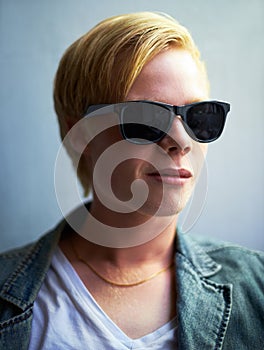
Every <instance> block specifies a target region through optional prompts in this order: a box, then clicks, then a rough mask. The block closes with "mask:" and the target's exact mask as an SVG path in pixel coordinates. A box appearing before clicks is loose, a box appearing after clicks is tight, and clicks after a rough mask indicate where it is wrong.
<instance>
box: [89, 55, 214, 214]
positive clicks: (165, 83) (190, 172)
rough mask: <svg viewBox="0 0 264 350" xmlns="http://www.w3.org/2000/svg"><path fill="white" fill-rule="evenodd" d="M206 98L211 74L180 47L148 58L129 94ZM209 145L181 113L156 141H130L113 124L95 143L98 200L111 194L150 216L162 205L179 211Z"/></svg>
mask: <svg viewBox="0 0 264 350" xmlns="http://www.w3.org/2000/svg"><path fill="white" fill-rule="evenodd" d="M206 99H208V91H207V84H206V78H205V77H204V76H203V75H202V73H201V72H200V70H199V69H198V67H197V65H196V63H195V61H194V59H193V58H192V56H191V55H190V53H188V52H187V51H185V50H179V49H170V50H168V51H164V52H162V53H160V54H159V55H157V56H155V57H154V58H153V59H152V60H151V61H150V62H149V63H148V64H146V65H145V67H144V68H143V70H142V71H141V73H140V75H139V76H138V77H137V79H136V81H135V82H134V84H133V86H132V88H131V89H130V91H129V93H128V95H127V97H126V100H127V101H133V100H150V101H159V102H163V103H167V104H172V105H178V106H181V105H185V104H189V103H192V102H197V101H203V100H206ZM98 118H100V117H98ZM102 118H103V117H102ZM105 118H107V117H105ZM206 150H207V145H205V144H201V143H198V142H196V141H194V140H193V139H191V138H190V136H189V135H188V134H187V133H186V131H185V129H184V126H183V124H182V122H181V120H180V119H179V118H174V120H173V123H172V126H171V128H170V130H169V132H168V134H167V135H166V136H165V137H164V138H163V139H162V140H160V141H159V142H158V143H156V144H147V145H138V144H133V143H130V142H128V141H125V140H123V139H122V137H121V134H120V131H119V128H118V127H112V128H109V129H108V130H106V131H104V132H103V133H102V134H101V135H98V136H97V137H96V138H95V139H94V140H93V141H92V142H91V143H90V146H89V152H88V154H89V167H92V169H95V168H96V167H97V170H98V172H96V173H95V176H94V177H93V191H94V200H95V201H97V200H98V198H100V199H101V201H104V200H106V203H108V205H107V206H110V207H111V206H112V207H113V208H115V210H117V211H118V208H121V207H122V206H123V207H127V208H128V210H131V211H137V212H140V213H141V214H142V215H146V216H152V215H154V214H155V213H156V212H157V210H159V212H158V214H157V215H159V216H174V215H176V214H177V213H179V211H181V210H182V209H183V208H184V206H185V205H186V203H187V201H188V199H189V197H190V195H191V193H192V190H193V188H194V184H195V181H196V179H197V177H198V175H199V172H200V170H201V168H202V165H203V162H204V157H205V154H206ZM101 156H103V158H100V157H101ZM102 159H103V161H102ZM106 177H107V178H108V179H107V180H106ZM135 180H137V181H135ZM138 180H140V181H138ZM132 184H133V186H132V187H131V185H132ZM146 190H147V192H146ZM111 191H113V195H111V194H110V193H111ZM103 204H104V203H103Z"/></svg>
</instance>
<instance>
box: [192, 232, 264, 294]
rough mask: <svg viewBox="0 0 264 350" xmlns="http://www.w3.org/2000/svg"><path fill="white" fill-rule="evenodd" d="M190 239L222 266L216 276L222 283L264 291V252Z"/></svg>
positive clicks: (217, 242)
mask: <svg viewBox="0 0 264 350" xmlns="http://www.w3.org/2000/svg"><path fill="white" fill-rule="evenodd" d="M190 239H191V240H192V241H193V242H194V243H195V244H196V245H198V246H199V247H200V249H202V250H203V251H204V252H205V253H206V254H207V255H208V256H209V257H210V258H211V259H212V260H213V261H215V262H216V263H217V264H219V265H220V266H221V270H220V271H219V274H217V275H216V276H217V277H216V278H217V279H218V278H219V279H221V282H232V283H235V284H237V285H238V284H239V285H243V286H246V285H248V286H249V287H250V288H251V290H253V289H254V288H256V289H258V290H260V289H262V290H264V280H263V276H264V252H262V251H256V250H252V249H248V248H245V247H242V246H240V245H237V244H233V243H229V242H223V241H219V240H216V239H211V238H205V237H196V236H191V238H190Z"/></svg>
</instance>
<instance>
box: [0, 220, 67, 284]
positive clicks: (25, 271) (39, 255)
mask: <svg viewBox="0 0 264 350" xmlns="http://www.w3.org/2000/svg"><path fill="white" fill-rule="evenodd" d="M60 231H61V230H60V225H59V226H58V227H56V228H55V229H54V230H51V231H49V232H47V233H46V234H45V235H43V236H42V237H40V238H39V239H38V240H37V241H35V242H32V243H30V244H27V245H25V246H23V247H20V248H15V249H12V250H9V251H7V252H3V253H1V254H0V271H1V273H0V289H1V287H2V286H3V285H4V284H5V283H6V282H8V281H10V280H13V279H16V278H17V277H21V278H22V277H23V276H24V277H25V279H26V278H32V276H31V275H32V272H33V271H42V270H46V269H47V265H48V264H49V261H50V260H51V256H52V252H53V250H54V248H55V246H56V245H57V243H58V240H59V237H60V233H61V232H60Z"/></svg>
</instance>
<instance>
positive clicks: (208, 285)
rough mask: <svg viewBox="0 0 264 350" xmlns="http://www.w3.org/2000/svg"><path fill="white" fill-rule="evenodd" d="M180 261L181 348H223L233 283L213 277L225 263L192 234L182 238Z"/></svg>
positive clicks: (180, 237) (179, 313)
mask: <svg viewBox="0 0 264 350" xmlns="http://www.w3.org/2000/svg"><path fill="white" fill-rule="evenodd" d="M176 264H177V265H176V266H177V284H178V318H179V329H178V338H179V349H181V350H185V349H186V350H192V349H193V350H197V349H202V350H212V349H214V350H216V349H222V347H223V341H224V336H225V333H226V329H227V326H228V322H229V318H230V315H231V305H232V285H231V284H219V283H216V282H214V281H213V280H212V279H211V278H209V277H212V276H213V275H215V274H217V272H218V271H220V269H221V265H218V264H216V263H215V262H214V261H213V260H212V259H211V258H210V257H209V255H208V254H206V253H205V252H204V251H202V250H201V248H200V247H199V246H198V245H196V244H195V243H193V242H192V241H191V239H190V238H189V237H184V236H182V235H179V237H178V253H177V258H176Z"/></svg>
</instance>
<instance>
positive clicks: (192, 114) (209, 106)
mask: <svg viewBox="0 0 264 350" xmlns="http://www.w3.org/2000/svg"><path fill="white" fill-rule="evenodd" d="M186 118H187V120H186V121H187V125H188V127H189V128H190V129H191V131H192V133H193V134H194V136H195V137H196V138H197V140H198V141H202V142H210V141H213V140H216V139H217V138H218V137H219V136H220V135H221V132H222V130H223V127H224V123H225V111H224V108H223V107H222V106H221V105H220V104H217V103H214V102H204V103H199V104H197V105H195V106H192V107H191V108H189V110H188V111H187V113H186Z"/></svg>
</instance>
